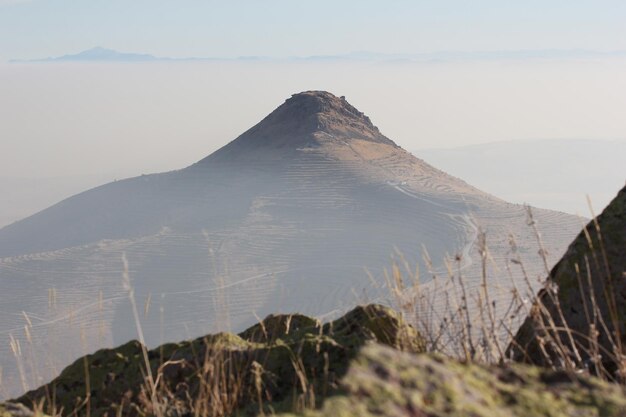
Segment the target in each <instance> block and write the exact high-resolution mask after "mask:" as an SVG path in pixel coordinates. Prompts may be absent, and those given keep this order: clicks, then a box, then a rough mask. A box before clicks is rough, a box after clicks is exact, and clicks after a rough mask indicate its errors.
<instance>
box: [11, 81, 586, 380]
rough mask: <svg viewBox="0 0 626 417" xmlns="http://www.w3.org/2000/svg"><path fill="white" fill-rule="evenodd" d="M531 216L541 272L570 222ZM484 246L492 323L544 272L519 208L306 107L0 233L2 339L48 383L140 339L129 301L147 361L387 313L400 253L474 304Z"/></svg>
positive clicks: (278, 113) (316, 104)
mask: <svg viewBox="0 0 626 417" xmlns="http://www.w3.org/2000/svg"><path fill="white" fill-rule="evenodd" d="M390 105H393V104H392V103H390ZM533 212H534V218H535V220H536V222H537V224H538V227H539V229H540V230H541V231H542V232H543V244H544V249H545V250H546V251H547V253H548V263H549V264H553V263H554V262H556V261H557V260H558V259H559V258H560V256H561V255H562V253H563V252H564V251H565V249H566V247H567V245H568V244H569V243H570V241H571V240H572V239H573V237H574V236H575V235H576V234H577V233H578V231H579V230H580V219H579V218H577V217H576V216H573V215H568V214H564V213H559V212H554V211H550V210H543V209H534V211H533ZM481 230H483V231H485V232H486V236H487V243H488V245H489V249H490V250H489V265H488V268H490V269H491V268H492V267H493V268H494V271H495V269H496V268H497V271H498V272H497V274H498V276H507V277H508V276H509V274H510V278H506V282H508V284H506V282H502V285H501V286H498V287H497V288H494V293H492V294H493V296H494V302H493V305H494V307H495V308H496V310H497V312H501V313H503V314H504V310H502V311H500V310H498V309H500V308H502V309H505V308H506V306H507V305H508V304H507V303H506V302H504V301H501V302H498V303H496V301H497V300H496V299H497V295H496V294H498V293H499V291H502V293H501V294H502V296H503V297H510V290H511V287H510V286H511V285H512V284H513V282H518V283H519V284H520V287H523V288H527V284H526V283H525V281H523V280H524V274H527V276H528V277H529V279H530V280H531V281H532V282H533V283H535V282H538V281H537V278H539V277H541V276H543V274H544V269H543V262H542V260H541V257H540V253H539V252H541V253H544V252H543V251H539V247H538V245H537V242H536V237H535V234H534V231H533V229H532V228H530V227H529V226H528V223H527V212H526V209H525V207H523V206H521V205H516V204H510V203H508V202H506V201H503V200H501V199H499V198H497V197H494V196H492V195H490V194H488V193H486V192H483V191H480V190H478V189H476V188H474V187H473V186H471V185H469V184H467V183H466V182H464V181H463V180H461V179H458V178H455V177H453V176H450V175H448V174H446V173H445V172H443V171H440V170H438V169H437V168H434V167H433V166H431V165H429V164H428V163H426V162H424V161H423V160H421V159H418V158H416V157H415V156H413V155H412V154H410V153H409V152H407V151H405V150H404V149H402V148H401V147H399V146H398V145H397V144H396V143H395V142H393V141H392V140H391V139H389V138H387V137H386V136H384V135H383V134H382V133H381V132H380V131H379V130H378V128H377V127H376V126H374V124H373V123H372V122H371V120H370V119H369V118H368V117H367V116H366V115H364V114H363V113H362V112H360V111H359V110H357V109H356V108H354V107H353V106H352V105H350V104H349V103H348V101H347V100H346V99H345V98H344V97H336V96H334V95H332V94H330V93H327V92H322V91H307V92H303V93H299V94H295V95H293V96H292V97H291V98H289V99H287V100H286V101H285V102H284V103H283V104H282V105H280V106H279V107H278V108H277V109H276V110H274V111H273V112H272V113H271V114H269V115H268V116H267V117H265V118H264V119H263V120H262V121H261V122H259V123H258V124H257V125H255V126H253V127H252V128H250V129H249V130H247V131H246V132H244V133H243V134H242V135H240V136H239V137H238V138H237V139H235V140H234V141H232V142H230V143H229V144H227V145H226V146H224V147H222V148H221V149H219V150H218V151H216V152H214V153H212V154H211V155H209V156H207V157H205V158H203V159H201V160H200V161H198V162H197V163H195V164H193V165H191V166H189V167H186V168H184V169H180V170H176V171H172V172H166V173H160V174H153V175H142V176H139V177H135V178H130V179H125V180H120V181H115V182H111V183H108V184H105V185H103V186H100V187H97V188H93V189H91V190H88V191H85V192H82V193H80V194H77V195H75V196H73V197H70V198H68V199H66V200H63V201H61V202H59V203H58V204H56V205H54V206H52V207H49V208H47V209H45V210H43V211H41V212H39V213H37V214H35V215H33V216H30V217H28V218H26V219H23V220H21V221H18V222H16V223H13V224H11V225H9V226H6V227H4V228H2V229H0V294H1V297H2V298H1V301H2V304H1V305H0V310H1V312H2V314H3V320H2V321H0V336H2V337H4V338H9V337H10V335H11V336H12V337H13V338H15V340H19V341H20V343H21V345H22V346H30V345H31V344H30V341H34V346H33V350H34V352H35V357H36V358H46V359H47V358H51V359H50V361H52V363H53V365H49V367H48V368H46V369H48V370H49V369H52V370H54V366H56V368H57V369H60V368H62V367H63V366H65V365H67V364H68V363H69V362H70V361H72V360H74V359H75V358H77V357H79V356H81V355H83V354H84V353H85V352H89V351H93V350H95V349H97V348H99V347H102V346H107V345H108V346H110V345H113V344H116V345H117V344H121V343H123V342H125V341H128V340H130V339H134V338H136V337H137V329H136V326H135V321H134V318H133V317H134V313H133V309H132V307H131V303H130V302H129V298H128V290H129V287H132V288H133V291H134V299H135V300H136V301H137V303H138V305H139V307H138V308H139V309H140V310H141V312H140V313H139V314H140V316H141V317H140V321H141V327H142V329H143V333H144V335H145V338H146V340H147V343H148V344H149V345H150V346H155V345H157V344H160V343H162V342H165V341H174V340H180V339H183V338H190V337H195V336H201V335H204V334H207V333H215V332H217V331H220V330H234V331H238V330H241V329H243V328H244V327H246V326H248V325H250V324H251V323H254V322H256V321H257V317H264V316H266V315H267V314H269V313H279V312H295V311H298V312H301V313H306V314H310V315H314V316H316V317H319V318H329V317H333V316H336V315H337V314H340V313H342V312H345V311H346V310H347V309H350V308H351V307H352V306H354V305H355V304H357V303H359V302H362V301H365V300H367V301H384V300H388V299H389V297H391V294H390V290H389V289H388V287H387V285H388V281H387V279H386V274H385V270H386V269H388V268H389V267H390V266H391V260H390V256H391V255H392V254H394V253H396V254H397V253H401V254H403V259H404V260H406V262H407V264H408V265H410V266H411V268H414V267H415V266H416V265H418V266H419V270H420V271H422V274H421V276H420V277H421V282H422V284H423V285H427V284H428V282H429V281H431V280H432V277H433V275H435V274H436V275H445V274H447V271H448V269H447V267H448V266H450V265H452V267H453V268H454V270H455V271H458V272H462V273H463V275H464V278H465V283H466V286H467V290H468V291H470V294H472V295H474V294H475V293H476V291H478V288H480V282H481V281H480V277H481V268H482V267H481V264H482V262H481V258H480V255H479V248H480V246H481V244H480V241H481V239H480V237H479V236H480V233H479V232H480V231H481ZM513 240H514V241H515V245H514V247H512V245H511V241H513ZM425 250H426V251H427V255H426V253H425ZM513 252H515V254H517V253H519V254H520V256H521V257H522V259H523V260H524V262H525V268H526V269H525V271H522V270H521V269H520V268H519V267H517V266H516V265H511V264H510V263H509V260H510V258H511V256H513V255H512V253H513ZM515 256H516V255H515ZM428 259H430V261H429V260H428ZM124 260H126V261H127V263H125V261H124ZM494 271H492V272H493V274H494V275H495V274H496V272H494ZM503 271H507V272H506V273H505V272H503ZM503 274H506V275H503ZM124 276H127V278H123V277H124ZM507 285H508V286H507ZM440 301H441V302H444V301H443V300H440ZM507 301H508V299H507ZM26 318H28V320H29V321H28V323H30V324H28V325H29V334H28V335H25V334H24V333H23V329H24V325H25V324H26V323H25V320H26ZM48 363H49V362H46V364H48ZM0 366H2V368H3V369H4V382H5V383H4V386H11V383H15V386H19V384H17V383H16V378H17V377H16V375H17V374H18V373H17V372H16V369H15V359H14V356H13V354H12V353H11V350H10V349H9V344H8V343H2V344H0ZM22 371H24V370H23V369H22ZM27 371H28V369H27ZM44 371H45V369H44ZM44 371H42V372H41V373H40V375H46V374H45V372H44ZM55 373H56V372H50V373H49V374H48V376H51V375H54V374H55ZM35 385H41V381H39V380H38V381H36V383H35Z"/></svg>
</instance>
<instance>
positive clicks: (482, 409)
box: [283, 345, 626, 417]
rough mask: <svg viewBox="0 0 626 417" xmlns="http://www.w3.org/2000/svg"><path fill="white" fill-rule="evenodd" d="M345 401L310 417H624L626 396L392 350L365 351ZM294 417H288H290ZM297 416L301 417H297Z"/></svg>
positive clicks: (600, 386) (549, 375) (556, 376)
mask: <svg viewBox="0 0 626 417" xmlns="http://www.w3.org/2000/svg"><path fill="white" fill-rule="evenodd" d="M341 386H342V388H343V391H342V394H340V395H337V396H335V397H332V398H329V399H327V400H326V401H325V403H324V405H323V407H322V408H321V409H320V410H314V411H306V412H304V413H302V414H299V415H304V416H306V417H322V416H328V417H331V416H332V417H373V416H377V417H400V416H407V417H470V416H471V417H529V416H532V417H571V416H577V417H597V416H602V417H621V416H624V415H626V392H625V390H624V388H623V387H622V386H620V385H616V384H609V383H607V382H603V381H601V380H600V379H597V378H593V377H588V376H582V375H576V374H568V373H566V372H564V371H552V370H547V369H545V368H539V367H533V366H528V365H523V364H514V365H512V366H506V367H497V366H482V365H476V364H463V363H459V362H458V361H455V360H453V359H446V358H443V357H441V356H437V355H431V354H428V355H411V354H407V353H404V352H398V351H397V350H394V349H389V348H387V347H385V346H380V345H371V346H367V347H366V348H365V349H363V350H362V351H361V353H360V354H359V355H358V357H357V358H356V359H355V360H354V361H353V365H352V366H351V368H350V370H349V371H348V373H347V375H346V376H345V378H344V379H343V382H342V385H341ZM288 416H289V415H283V417H288ZM291 416H293V415H291Z"/></svg>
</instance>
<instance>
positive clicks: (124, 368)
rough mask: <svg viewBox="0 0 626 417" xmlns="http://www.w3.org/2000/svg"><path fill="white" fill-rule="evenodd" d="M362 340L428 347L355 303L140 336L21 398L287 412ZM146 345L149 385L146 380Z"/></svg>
mask: <svg viewBox="0 0 626 417" xmlns="http://www.w3.org/2000/svg"><path fill="white" fill-rule="evenodd" d="M367 342H378V343H383V344H386V345H388V346H390V347H393V348H395V349H406V350H409V351H413V352H419V351H423V349H424V342H423V340H422V339H421V336H420V335H419V333H418V332H416V331H415V330H414V329H413V328H411V327H410V326H409V325H407V324H406V323H405V322H404V321H403V320H402V318H401V317H400V316H399V315H398V314H397V313H396V312H394V311H393V310H391V309H389V308H387V307H383V306H379V305H369V306H364V307H357V308H355V309H354V310H352V311H350V312H349V313H347V314H346V315H345V316H343V317H341V318H339V319H337V320H335V321H333V322H331V323H327V324H325V325H322V324H321V323H320V322H319V321H317V320H315V319H313V318H310V317H306V316H303V315H299V314H294V315H278V316H268V317H267V318H266V319H265V320H263V321H262V322H261V323H259V324H257V325H255V326H252V327H251V328H249V329H247V330H245V331H244V332H242V333H240V334H239V335H235V334H232V333H218V334H215V335H208V336H205V337H202V338H198V339H195V340H192V341H186V342H182V343H168V344H165V345H162V346H160V347H158V348H156V349H153V350H147V349H145V348H144V347H143V346H142V345H141V344H140V343H139V342H137V341H131V342H128V343H126V344H124V345H122V346H120V347H118V348H116V349H102V350H100V351H98V352H95V353H94V354H91V355H87V356H85V357H83V358H80V359H78V360H77V361H76V362H74V363H73V364H72V365H70V366H69V367H67V368H66V369H65V370H63V372H62V373H61V375H59V377H58V378H56V379H55V380H53V381H52V382H51V383H49V384H47V385H45V386H43V387H40V388H38V389H37V390H34V391H31V392H29V393H27V394H25V395H24V396H23V397H21V398H19V399H18V400H17V401H18V402H20V403H24V404H26V405H27V406H33V405H35V404H40V403H43V406H44V410H46V411H50V412H51V413H52V412H54V414H56V413H61V414H62V415H66V414H70V413H74V414H75V415H77V416H84V415H86V410H87V408H89V411H90V415H91V416H93V417H100V416H105V415H108V416H115V415H124V416H137V415H146V414H147V415H150V414H158V413H157V411H159V413H164V414H168V415H170V414H171V415H182V414H186V413H190V412H191V411H192V410H196V411H197V410H198V407H216V408H220V409H222V410H223V411H224V413H225V414H226V415H228V414H230V413H235V412H237V413H239V414H244V415H245V414H250V415H255V414H257V413H259V412H260V411H261V410H262V409H269V407H271V408H272V409H274V410H290V409H292V408H293V405H294V404H297V403H298V402H299V401H301V402H302V403H303V404H307V405H308V406H317V405H319V404H320V403H321V400H322V398H323V397H325V396H326V395H329V394H332V393H334V392H335V391H336V388H337V386H338V381H339V379H340V378H341V377H342V376H343V375H344V374H345V372H346V371H347V369H348V364H349V362H350V360H351V359H352V358H354V357H355V356H356V354H357V353H358V351H359V350H360V349H361V347H362V346H364V345H365V344H366V343H367ZM144 351H145V355H146V356H147V359H148V361H149V362H150V368H151V369H150V370H151V374H152V376H153V380H154V383H153V382H152V381H150V380H149V378H147V377H146V376H147V372H146V369H145V366H144V363H145V358H144ZM216 392H217V393H219V394H220V395H219V396H218V397H215V393H216ZM52 407H54V409H52ZM155 407H161V409H160V410H156V409H155ZM2 417H4V416H2Z"/></svg>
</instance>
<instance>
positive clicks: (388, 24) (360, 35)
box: [0, 0, 626, 61]
mask: <svg viewBox="0 0 626 417" xmlns="http://www.w3.org/2000/svg"><path fill="white" fill-rule="evenodd" d="M625 21H626V2H624V1H623V0H602V1H592V0H549V1H546V0H525V1H512V0H474V1H467V0H448V1H443V0H428V1H425V0H422V1H419V0H390V1H380V0H358V1H353V0H350V1H347V0H346V1H337V0H318V1H309V2H304V1H295V0H265V1H259V0H248V1H243V0H229V1H209V0H182V1H169V0H168V1H163V0H132V1H129V0H106V1H105V0H85V1H75V0H0V60H5V61H6V60H8V59H27V58H39V57H46V56H56V55H63V54H67V53H70V52H78V51H80V50H84V49H88V48H91V47H93V46H96V45H100V46H103V47H108V48H113V49H118V50H125V51H131V52H144V53H151V54H154V55H161V56H172V57H185V56H224V57H232V56H240V55H271V56H287V55H298V56H301V55H316V54H338V53H346V52H350V51H359V50H368V51H378V52H404V53H408V52H429V51H440V50H462V51H469V50H516V49H551V48H556V49H572V48H583V49H599V50H620V49H621V50H624V49H626V24H624V22H625Z"/></svg>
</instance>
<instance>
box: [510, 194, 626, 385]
mask: <svg viewBox="0 0 626 417" xmlns="http://www.w3.org/2000/svg"><path fill="white" fill-rule="evenodd" d="M538 300H539V302H538V303H536V304H535V306H534V307H533V310H532V311H531V314H530V316H529V317H528V318H527V319H526V321H525V322H524V324H523V325H522V326H521V328H520V329H519V331H518V333H517V335H516V336H515V338H514V340H513V342H512V344H511V345H510V347H509V349H508V354H509V355H510V356H511V357H512V358H513V359H514V360H516V361H523V362H528V363H534V364H540V365H551V366H555V367H562V366H563V365H564V362H565V361H567V360H569V361H570V362H571V363H572V364H574V365H576V366H577V367H586V368H588V369H590V370H591V371H593V372H595V373H603V372H605V371H607V372H608V373H609V374H611V375H613V376H617V377H620V378H622V379H623V378H624V377H626V375H618V372H617V371H618V370H619V369H620V368H621V369H622V371H623V370H626V363H625V362H624V359H623V357H622V355H624V354H626V187H624V188H623V189H622V190H621V191H620V192H619V193H618V195H617V197H615V199H614V200H613V201H612V202H611V204H610V205H609V206H608V207H607V208H606V209H605V210H604V211H603V212H602V214H600V215H599V216H598V217H597V219H596V221H591V222H590V223H589V224H588V225H587V226H586V227H585V229H584V230H583V231H582V232H581V233H580V234H579V235H578V237H577V238H576V239H575V240H574V242H573V243H572V244H571V245H570V247H569V248H568V250H567V252H566V253H565V255H564V256H563V258H562V259H561V261H560V262H559V263H558V264H557V265H556V266H555V267H554V268H553V269H552V271H551V274H550V277H549V279H548V281H547V285H546V288H544V289H543V290H542V291H541V292H540V293H539V295H538ZM542 306H543V307H542ZM594 306H595V308H594ZM565 328H568V329H570V331H566V330H563V329H565ZM595 335H597V342H598V343H595V342H593V340H594V338H595V337H596V336H595ZM572 341H573V342H574V343H572ZM596 346H597V347H596ZM564 358H565V361H564Z"/></svg>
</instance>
